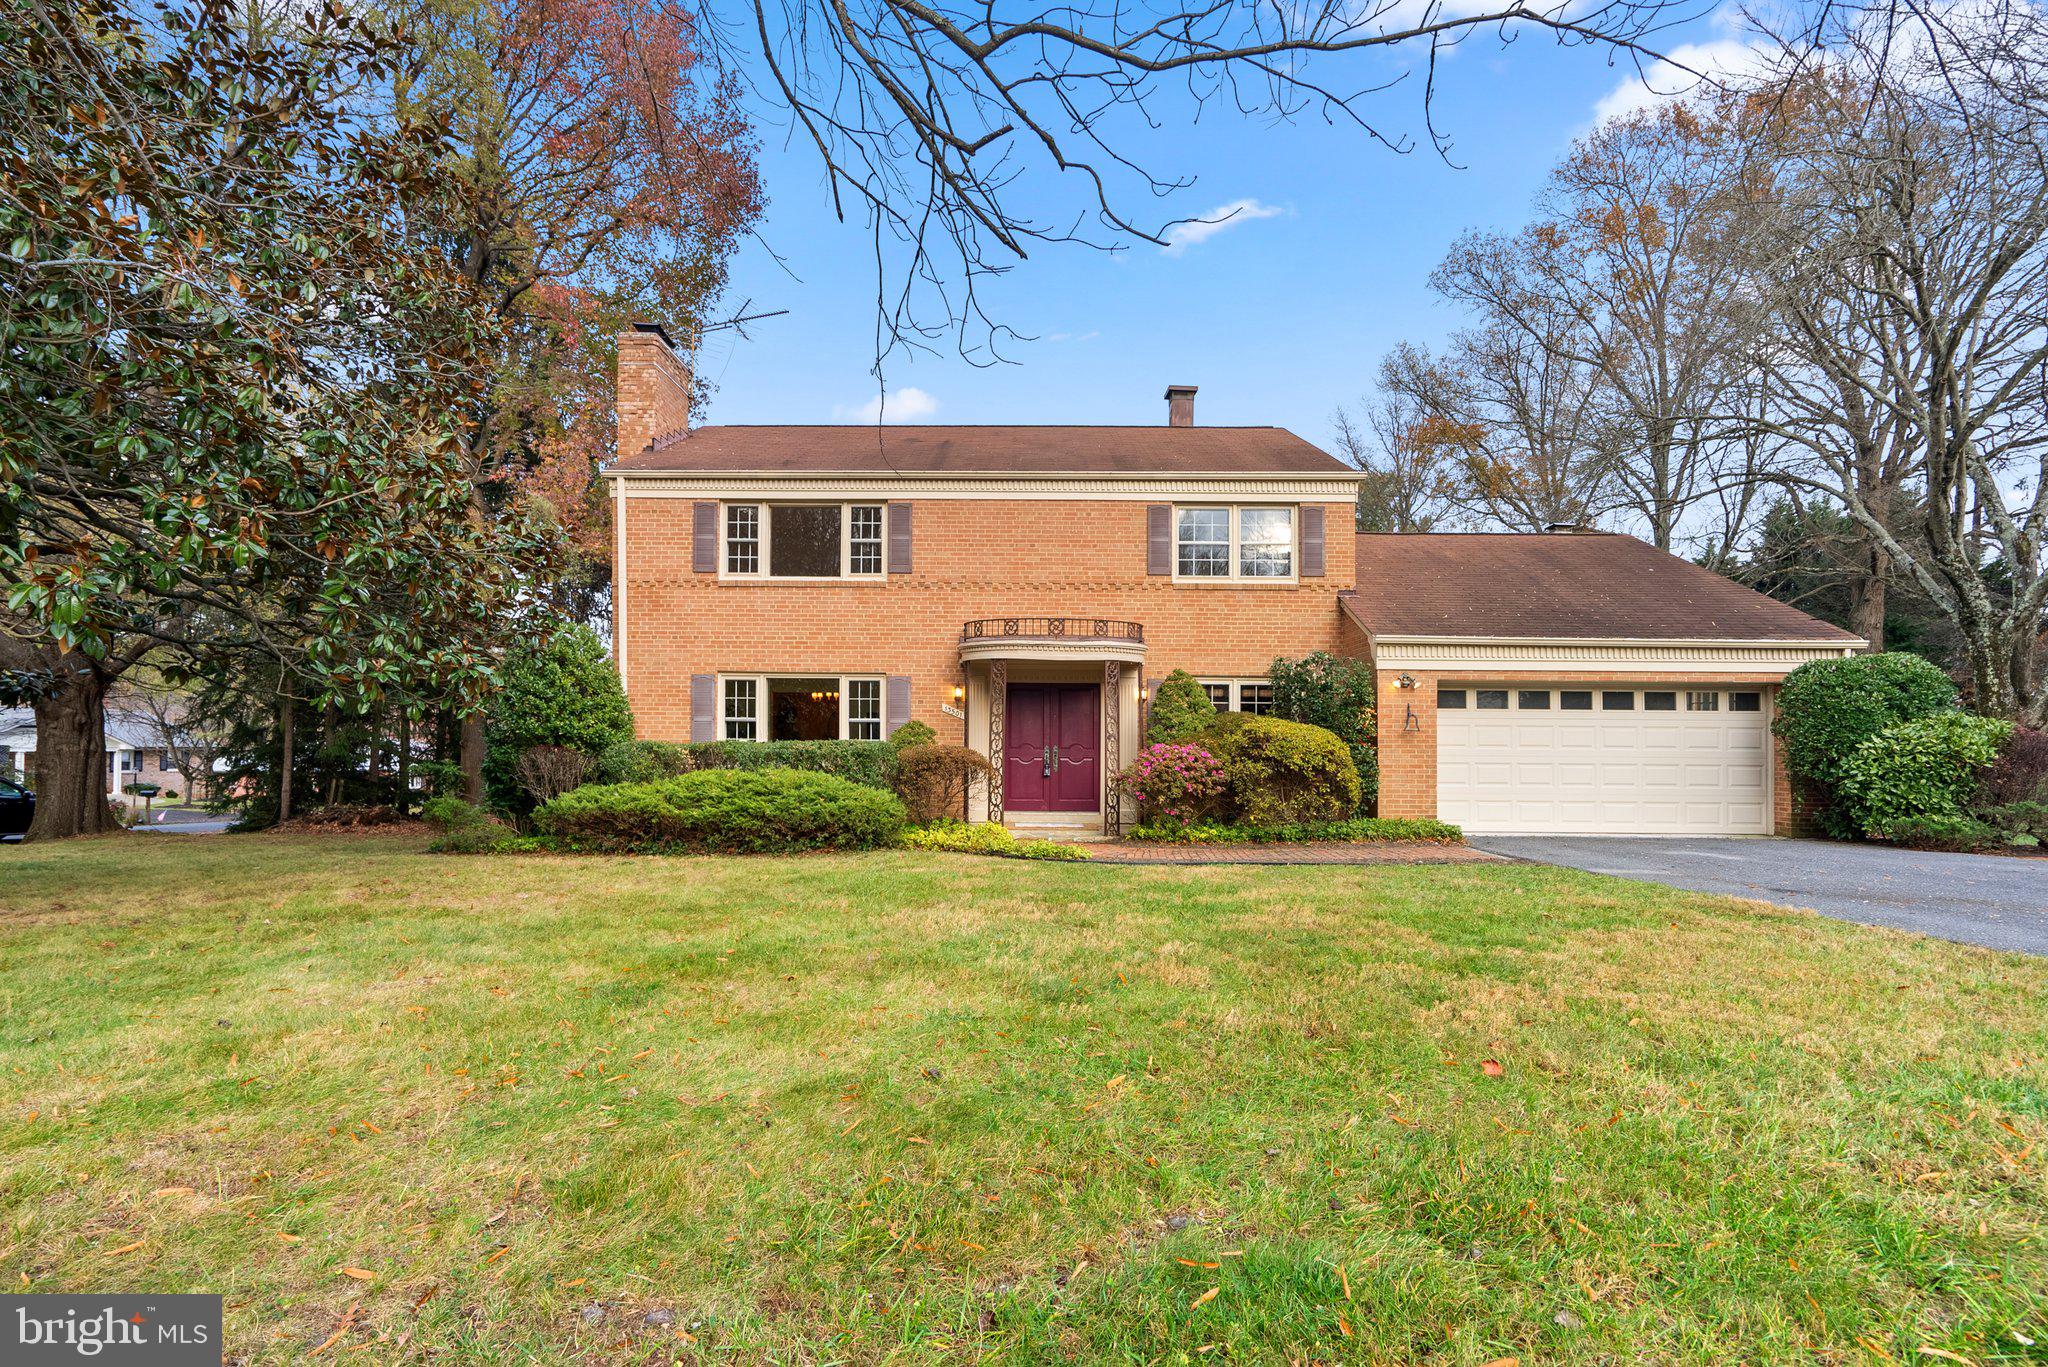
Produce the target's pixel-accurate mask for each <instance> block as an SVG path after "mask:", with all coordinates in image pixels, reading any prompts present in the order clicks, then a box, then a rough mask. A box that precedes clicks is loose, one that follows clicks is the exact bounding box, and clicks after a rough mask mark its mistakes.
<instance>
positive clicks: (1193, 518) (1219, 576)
mask: <svg viewBox="0 0 2048 1367" xmlns="http://www.w3.org/2000/svg"><path fill="white" fill-rule="evenodd" d="M1173 527H1174V533H1173V535H1174V546H1173V572H1174V577H1175V578H1177V579H1205V580H1252V581H1259V580H1289V579H1292V578H1294V575H1295V557H1294V509H1292V508H1275V507H1268V506H1263V505H1260V506H1249V507H1217V508H1177V509H1175V510H1174V520H1173Z"/></svg>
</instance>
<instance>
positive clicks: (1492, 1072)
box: [1479, 1058, 1507, 1077]
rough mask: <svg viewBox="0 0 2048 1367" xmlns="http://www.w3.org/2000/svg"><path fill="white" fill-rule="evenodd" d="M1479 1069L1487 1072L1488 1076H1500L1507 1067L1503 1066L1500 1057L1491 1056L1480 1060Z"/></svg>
mask: <svg viewBox="0 0 2048 1367" xmlns="http://www.w3.org/2000/svg"><path fill="white" fill-rule="evenodd" d="M1479 1071H1480V1072H1482V1073H1484V1074H1486V1075H1487V1076H1488V1077H1499V1076H1500V1075H1501V1074H1502V1073H1505V1072H1506V1071H1507V1069H1506V1068H1503V1067H1502V1066H1501V1062H1500V1060H1499V1059H1497V1058H1489V1059H1481V1060H1480V1061H1479Z"/></svg>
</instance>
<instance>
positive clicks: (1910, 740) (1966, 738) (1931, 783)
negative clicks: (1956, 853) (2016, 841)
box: [1838, 712, 2012, 833]
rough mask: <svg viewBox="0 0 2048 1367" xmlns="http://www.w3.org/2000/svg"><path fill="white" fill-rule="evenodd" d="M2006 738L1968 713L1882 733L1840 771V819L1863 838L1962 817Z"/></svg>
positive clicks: (2003, 725)
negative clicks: (1908, 824) (1900, 825)
mask: <svg viewBox="0 0 2048 1367" xmlns="http://www.w3.org/2000/svg"><path fill="white" fill-rule="evenodd" d="M2011 735H2012V723H2011V722H2009V721H2000V720H1998V719H1996V718H1994V717H1973V716H1971V715H1970V714H1969V713H1967V712H1938V713H1936V714H1935V715H1933V716H1931V717H1921V718H1919V719H1918V720H1915V721H1906V722H1900V723H1899V724H1898V725H1896V726H1888V727H1886V728H1885V729H1884V730H1882V731H1880V732H1878V733H1877V734H1876V735H1874V736H1871V737H1870V738H1869V739H1867V740H1865V741H1864V742H1863V743H1862V744H1860V745H1858V746H1857V747H1856V750H1855V752H1854V753H1853V754H1851V755H1850V756H1849V759H1848V762H1847V763H1845V764H1843V765H1842V766H1841V767H1840V770H1839V773H1840V782H1839V788H1838V792H1839V796H1840V799H1841V804H1842V807H1843V815H1844V816H1846V817H1847V818H1848V819H1849V821H1850V822H1851V823H1853V824H1854V826H1855V828H1856V829H1857V830H1858V831H1859V832H1863V833H1869V832H1873V831H1877V830H1880V829H1883V828H1886V827H1889V826H1890V825H1891V824H1892V823H1895V822H1899V821H1918V820H1923V819H1926V818H1929V817H1961V816H1965V815H1967V811H1966V808H1967V806H1968V804H1969V801H1970V798H1971V797H1972V795H1973V794H1975V792H1976V790H1977V781H1978V777H1979V775H1980V774H1981V773H1982V772H1983V771H1984V769H1985V768H1986V767H1987V766H1989V765H1990V764H1991V763H1992V762H1993V761H1995V760H1996V759H1997V758H1998V754H1999V751H2000V749H2001V748H2003V746H2004V745H2005V742H2006V740H2007V739H2008V738H2009V737H2010V736H2011Z"/></svg>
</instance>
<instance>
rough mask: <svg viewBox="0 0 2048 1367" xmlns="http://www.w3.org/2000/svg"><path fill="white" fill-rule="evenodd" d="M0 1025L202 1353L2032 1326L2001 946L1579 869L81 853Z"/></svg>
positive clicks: (1365, 1354)
mask: <svg viewBox="0 0 2048 1367" xmlns="http://www.w3.org/2000/svg"><path fill="white" fill-rule="evenodd" d="M0 1006H4V1016H0V1077H4V1078H5V1079H6V1083H5V1089H4V1092H0V1204H4V1211H5V1225H4V1231H0V1278H4V1279H5V1281H6V1283H7V1285H8V1286H10V1287H12V1288H17V1289H26V1290H37V1291H66V1290H86V1289H97V1290H144V1289H148V1290H211V1291H219V1292H222V1293H224V1294H225V1295H226V1297H227V1304H228V1307H229V1308H228V1336H229V1342H228V1347H229V1349H230V1350H231V1352H233V1353H234V1354H236V1355H238V1360H241V1361H247V1362H283V1361H286V1360H303V1359H304V1358H305V1357H306V1355H307V1354H308V1353H310V1352H312V1351H313V1350H314V1349H315V1348H316V1347H320V1346H321V1345H322V1344H323V1343H325V1344H326V1346H325V1347H324V1348H323V1349H322V1351H321V1353H320V1359H319V1360H321V1361H356V1362H364V1361H367V1362H376V1363H384V1362H434V1363H479V1364H481V1363H501V1362H510V1361H537V1362H549V1363H554V1362H577V1363H584V1362H605V1363H611V1362H620V1363H625V1362H633V1363H637V1362H664V1363H666V1362H671V1361H676V1360H682V1361H697V1360H702V1359H708V1360H718V1361H728V1360H730V1361H763V1360H773V1361H805V1362H826V1361H854V1362H874V1361H883V1360H888V1361H924V1360H933V1359H960V1358H972V1357H976V1356H982V1355H997V1354H999V1355H1000V1356H1001V1357H1002V1358H1003V1359H1005V1360H1008V1361H1014V1362H1030V1361H1040V1362H1044V1361H1089V1362H1098V1361H1143V1362H1152V1361H1165V1362H1180V1361H1188V1362H1197V1363H1199V1362H1205V1361H1212V1360H1225V1359H1229V1360H1237V1361H1258V1362H1282V1361H1288V1360H1313V1361H1324V1362H1357V1363H1365V1362H1380V1363H1410V1362H1433V1363H1447V1364H1479V1363H1485V1362H1489V1361H1493V1360H1495V1359H1500V1358H1508V1357H1515V1358H1519V1359H1520V1361H1521V1362H1522V1363H1523V1364H1524V1365H1525V1367H1529V1365H1530V1364H1536V1363H1553V1362H1585V1363H1596V1362H1597V1363H1609V1362H1630V1363H1635V1362H1687V1363H1725V1362H1735V1361H1745V1362H1761V1361H1770V1362H1861V1361H1873V1362H1874V1361H1883V1360H1886V1359H1887V1357H1889V1358H1890V1359H1893V1360H1898V1361H1901V1362H1933V1361H1955V1360H1957V1359H1959V1358H1960V1359H1967V1360H1968V1361H1971V1362H1975V1363H1990V1362H1997V1361H2016V1360H2026V1361H2033V1362H2040V1361H2044V1360H2048V1181H2044V1178H2043V1165H2044V1161H2048V1152H2044V1150H2048V1065H2044V1059H2048V963H2043V962H2042V961H2038V960H2029V959H2024V958H2020V957H2018V956H2012V955H1999V954H1993V953H1989V952H1986V951H1981V950H1975V949H1968V948H1962V947H1958V946H1953V945H1947V944H1941V943H1937V942H1931V941H1922V940H1918V939H1914V938H1910V937H1906V936H1900V935H1893V934H1888V933H1884V932H1878V931H1870V930H1862V929H1858V928H1854V927H1850V926H1845V925H1840V924H1836V923H1834V922H1830V921H1826V920H1821V919H1818V918H1815V917H1809V916H1806V915H1801V914H1794V913H1779V912H1772V911H1768V910H1765V909H1761V908H1758V907H1754V906H1750V905H1747V904H1742V903H1736V902H1730V901H1725V900H1720V899H1715V898H1710V897H1702V896H1695V895H1691V894H1685V893H1678V892H1671V891H1665V890H1661V889H1656V888H1651V887H1648V886H1646V885H1640V884H1633V883H1626V882H1620V881H1615V880H1609V879H1602V878H1597V877H1592V876H1589V875H1581V874H1576V873H1569V872H1563V871H1557V870H1549V869H1542V868H1534V867H1525V866H1519V865H1506V866H1470V867H1431V868H1365V869H1341V868H1297V869H1288V868H1271V869H1250V868H1129V867H1123V868H1118V867H1106V866H1090V865H1086V864H1081V865H1031V864H1021V863H1013V862H1001V861H989V860H972V859H967V858H962V857H958V856H947V855H922V856H920V855H910V854H900V853H899V854H884V855H875V856H865V857H842V856H833V857H819V858H801V859H756V860H714V859H696V860H684V859H671V860H662V859H639V860H630V859H597V858H590V859H559V858H542V857H526V858H496V859H457V858H449V857H439V856H431V855H426V854H423V853H421V852H420V851H419V850H418V848H417V846H416V845H413V844H408V843H406V842H403V841H395V840H390V839H380V840H369V839H346V838H338V839H329V840H318V839H285V838H276V837H217V838H207V837H176V836H172V837H155V838H144V837H121V838H114V839H108V840H101V841H93V842H87V843H79V844H74V845H71V846H68V847H60V848H55V849H45V848H38V847H15V848H4V847H0ZM352 1270H353V1271H352ZM337 1333H338V1335H339V1337H335V1336H336V1335H337ZM2028 1339H2031V1340H2033V1342H2034V1344H2035V1345H2036V1346H2032V1347H2029V1346H2028V1345H2027V1343H2026V1340H2028ZM330 1340H331V1341H330ZM352 1350H353V1353H352ZM1928 1350H1939V1351H1938V1352H1937V1353H1935V1354H1934V1355H1933V1356H1927V1355H1926V1354H1927V1352H1928Z"/></svg>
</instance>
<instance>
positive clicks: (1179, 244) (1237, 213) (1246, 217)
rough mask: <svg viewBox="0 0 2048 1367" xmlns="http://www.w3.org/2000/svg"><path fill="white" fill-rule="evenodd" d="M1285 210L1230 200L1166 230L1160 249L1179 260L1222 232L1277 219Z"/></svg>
mask: <svg viewBox="0 0 2048 1367" xmlns="http://www.w3.org/2000/svg"><path fill="white" fill-rule="evenodd" d="M1286 212H1287V210H1285V209H1283V208H1280V207H1279V206H1278V205H1275V204H1261V203H1260V202H1259V201H1258V200H1256V199H1233V200H1231V201H1230V203H1228V204H1219V205H1217V206H1216V207H1215V208H1213V209H1211V210H1209V212H1207V213H1205V214H1198V215H1196V216H1195V217H1194V218H1190V219H1186V220H1184V221H1182V222H1179V223H1176V224H1174V225H1173V226H1172V227H1170V228H1168V229H1167V230H1166V245H1165V246H1164V247H1162V248H1160V250H1161V251H1163V252H1165V253H1166V254H1167V255H1168V256H1179V255H1180V254H1181V253H1182V252H1184V251H1186V250H1187V249H1188V248H1189V247H1192V246H1194V245H1195V244H1197V243H1199V242H1207V241H1208V240H1209V239H1210V238H1212V237H1214V236H1216V234H1218V233H1220V232H1222V231H1223V230H1224V229H1225V228H1235V227H1237V226H1238V225H1239V224H1241V223H1250V222H1252V221H1253V220H1255V219H1261V218H1278V217H1280V216H1281V215H1282V214H1284V213H1286Z"/></svg>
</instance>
